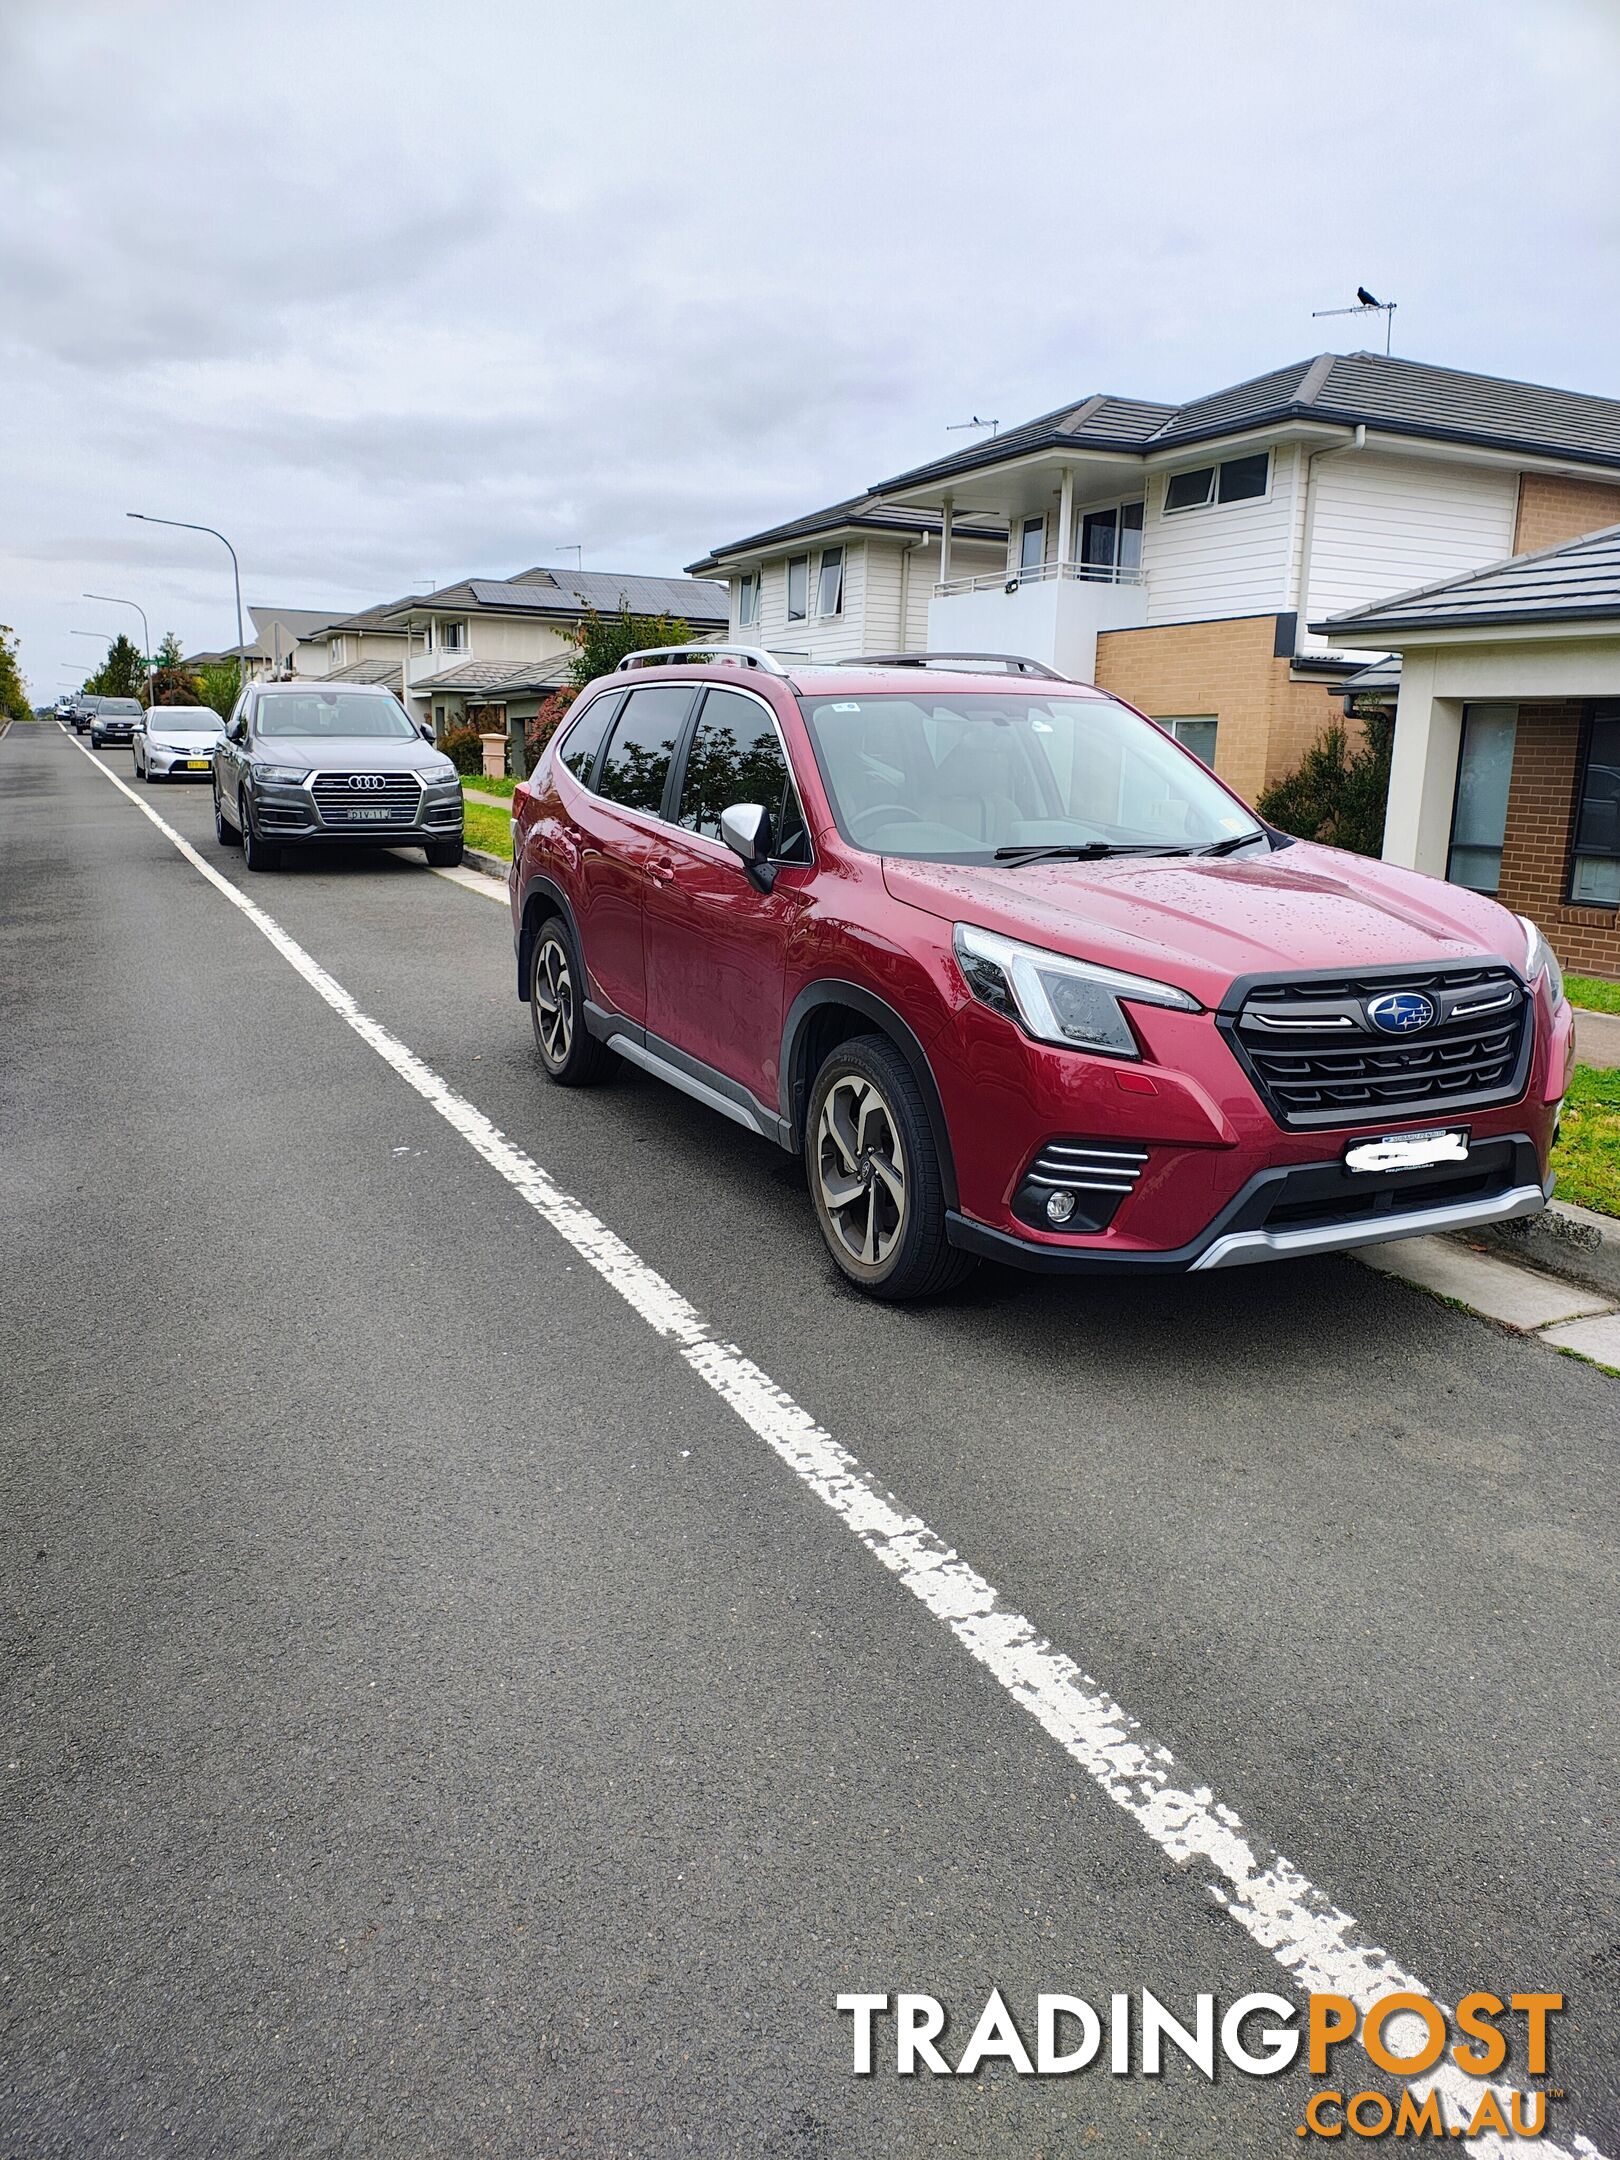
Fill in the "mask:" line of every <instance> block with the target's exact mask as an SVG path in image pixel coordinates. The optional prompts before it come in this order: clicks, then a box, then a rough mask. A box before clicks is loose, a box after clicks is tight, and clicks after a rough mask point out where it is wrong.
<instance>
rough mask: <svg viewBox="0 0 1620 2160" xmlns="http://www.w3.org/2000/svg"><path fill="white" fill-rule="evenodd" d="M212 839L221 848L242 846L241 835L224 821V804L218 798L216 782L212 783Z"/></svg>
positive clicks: (217, 784)
mask: <svg viewBox="0 0 1620 2160" xmlns="http://www.w3.org/2000/svg"><path fill="white" fill-rule="evenodd" d="M214 838H215V839H216V840H217V841H218V842H219V844H220V846H221V847H240V846H241V845H242V835H241V834H240V833H239V832H238V831H237V829H236V827H235V826H234V825H232V824H229V823H228V822H227V820H226V817H225V804H224V801H223V800H222V798H221V796H220V792H219V783H218V781H216V782H215V783H214Z"/></svg>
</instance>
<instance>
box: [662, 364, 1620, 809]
mask: <svg viewBox="0 0 1620 2160" xmlns="http://www.w3.org/2000/svg"><path fill="white" fill-rule="evenodd" d="M863 500H864V501H866V502H867V503H870V504H873V505H875V506H876V507H875V509H874V510H873V511H872V512H870V513H869V514H872V515H876V514H889V515H898V516H899V517H906V516H910V517H917V518H920V517H923V516H927V517H930V518H933V519H935V520H937V527H936V528H935V529H934V536H933V537H931V538H930V540H929V543H928V558H929V559H928V569H929V570H930V571H931V572H932V576H931V579H930V580H929V583H928V587H927V595H928V597H927V612H926V618H925V619H921V620H920V619H919V611H918V610H917V609H916V607H915V606H913V607H912V609H911V611H910V613H909V614H908V616H907V617H906V618H904V619H903V622H902V635H900V636H898V637H897V636H896V635H895V632H894V616H893V613H892V610H889V609H887V608H885V611H884V612H883V613H882V614H881V615H879V616H876V617H874V618H873V619H872V620H871V621H870V622H867V621H866V620H864V619H863V620H861V621H859V622H857V623H853V624H846V625H845V627H844V630H843V633H842V634H843V636H844V638H845V640H846V642H845V644H844V647H843V649H844V650H845V651H847V652H855V651H859V650H862V649H865V650H869V651H870V650H879V649H884V648H893V647H895V646H897V645H906V646H916V645H922V644H926V645H927V646H929V647H931V648H934V649H938V650H945V651H994V652H1018V653H1025V654H1028V655H1029V656H1031V657H1032V658H1035V659H1040V660H1044V661H1046V662H1048V664H1050V665H1052V666H1055V667H1057V668H1059V669H1061V670H1062V672H1063V673H1065V674H1068V675H1073V676H1078V677H1083V678H1087V679H1090V680H1094V681H1096V682H1098V683H1099V684H1101V685H1102V686H1103V687H1104V688H1107V689H1111V690H1114V691H1117V692H1118V693H1119V694H1120V695H1121V696H1123V697H1126V698H1128V699H1130V700H1131V702H1132V703H1134V704H1136V705H1138V706H1140V707H1141V708H1142V710H1143V711H1145V712H1147V713H1149V714H1151V715H1152V716H1153V718H1154V719H1156V720H1158V721H1160V722H1161V724H1162V725H1164V726H1165V727H1167V728H1168V729H1170V730H1171V731H1172V732H1173V733H1175V734H1176V735H1177V736H1179V737H1180V738H1181V739H1182V740H1183V741H1185V742H1187V743H1188V744H1189V746H1190V747H1192V748H1193V749H1195V750H1196V751H1197V752H1198V754H1199V755H1200V756H1202V757H1204V758H1206V759H1207V760H1208V761H1209V762H1211V763H1212V764H1214V766H1215V767H1216V769H1217V770H1218V771H1219V772H1220V773H1221V774H1222V776H1223V777H1224V778H1225V779H1227V780H1229V781H1230V782H1231V783H1232V785H1233V786H1235V787H1236V788H1238V789H1239V790H1240V792H1242V793H1243V794H1245V795H1247V796H1249V797H1250V798H1251V799H1252V798H1253V797H1254V796H1255V795H1257V794H1259V793H1260V792H1261V790H1262V789H1263V788H1265V787H1266V786H1267V785H1268V784H1270V783H1271V782H1272V781H1275V780H1277V779H1279V778H1281V777H1282V776H1283V775H1285V774H1286V773H1288V772H1290V771H1291V770H1292V769H1293V768H1294V766H1295V765H1296V764H1297V763H1298V762H1299V759H1300V757H1301V756H1302V755H1303V753H1304V751H1305V750H1306V749H1307V748H1308V747H1309V745H1310V744H1311V743H1312V742H1313V741H1314V740H1315V738H1316V737H1317V735H1318V734H1319V733H1320V732H1321V730H1322V729H1323V728H1324V727H1325V726H1326V725H1327V724H1328V723H1329V722H1330V721H1331V720H1333V719H1335V718H1337V717H1339V714H1338V708H1337V706H1336V704H1335V703H1334V697H1333V693H1334V691H1335V690H1336V689H1337V688H1338V687H1339V686H1340V685H1341V684H1342V683H1343V682H1344V680H1345V679H1346V678H1347V677H1348V676H1349V675H1350V674H1351V673H1352V672H1354V671H1355V670H1356V669H1357V668H1359V667H1360V666H1362V665H1363V664H1365V663H1366V662H1368V661H1371V660H1375V659H1377V658H1379V657H1380V655H1381V652H1382V651H1383V649H1384V648H1381V647H1374V648H1372V649H1366V648H1351V647H1348V646H1342V645H1339V644H1335V643H1333V642H1331V641H1330V639H1329V638H1328V637H1327V636H1326V635H1325V634H1324V633H1322V632H1321V631H1319V630H1312V629H1311V628H1310V627H1309V626H1310V624H1311V623H1312V622H1316V623H1321V622H1323V621H1324V620H1325V619H1327V618H1329V617H1334V616H1340V615H1343V614H1344V613H1346V612H1347V611H1349V610H1351V609H1354V608H1357V607H1360V606H1364V605H1366V604H1367V603H1369V602H1371V601H1373V600H1376V599H1379V598H1381V597H1382V596H1383V595H1385V594H1388V593H1391V592H1394V591H1397V590H1400V589H1402V588H1403V587H1410V586H1413V585H1418V584H1422V583H1426V582H1430V581H1433V580H1436V579H1441V578H1447V577H1455V576H1457V575H1459V574H1461V573H1463V572H1466V571H1469V570H1473V569H1477V568H1479V567H1480V566H1482V565H1484V564H1486V563H1489V562H1492V561H1495V560H1497V559H1499V558H1500V557H1502V556H1504V555H1507V554H1510V553H1512V552H1514V551H1515V550H1520V551H1522V550H1524V549H1528V548H1535V547H1544V546H1547V545H1550V544H1552V543H1554V542H1556V541H1558V540H1561V539H1566V538H1570V537H1572V536H1574V535H1576V534H1579V533H1583V532H1588V531H1592V530H1594V529H1595V528H1597V527H1599V526H1603V525H1607V524H1610V523H1613V522H1615V521H1617V520H1620V403H1617V402H1615V401H1613V400H1610V399H1606V398H1596V397H1588V396H1583V395H1580V394H1577V393H1575V392H1572V391H1566V390H1556V389H1545V388H1540V387H1537V386H1535V385H1530V384H1523V383H1514V382H1506V381H1501V380H1498V379H1496V378H1494V377H1489V376H1482V375H1473V374H1466V373H1463V372H1460V371H1458V370H1455V369H1448V368H1439V367H1432V366H1429V365H1427V364H1425V363H1421V362H1416V361H1409V360H1401V359H1392V358H1387V357H1385V356H1384V355H1382V354H1371V353H1350V354H1338V353H1322V354H1318V355H1317V356H1316V357H1315V358H1313V359H1309V360H1302V361H1297V362H1294V363H1292V364H1291V365H1290V366H1288V367H1284V368H1278V369H1275V370H1273V371H1271V372H1270V373H1268V374H1265V375H1262V376H1258V377H1256V378H1255V379H1254V380H1252V381H1250V382H1245V383H1239V384H1237V385H1235V386H1233V387H1232V388H1229V389H1226V390H1222V391H1218V392H1217V393H1215V394H1214V395H1213V396H1209V397H1204V398H1199V399H1196V400H1194V401H1193V402H1191V403H1189V404H1185V405H1168V404H1162V403H1155V402H1151V401H1147V400H1143V399H1136V398H1126V397H1115V396H1109V395H1102V394H1099V395H1094V396H1090V397H1086V398H1082V399H1080V400H1078V401H1076V402H1075V403H1073V404H1071V405H1066V406H1062V407H1060V408H1059V409H1058V410H1056V411H1055V412H1050V413H1046V414H1043V415H1042V416H1041V417H1040V418H1038V419H1036V420H1032V421H1029V422H1027V423H1026V424H1025V425H1023V426H1020V427H1017V428H1013V429H1011V430H1008V431H1004V432H1002V433H1001V434H999V435H997V436H995V437H993V438H992V439H990V440H988V441H980V442H976V443H973V444H970V445H968V446H966V447H964V448H961V449H958V450H956V451H954V452H953V453H952V454H951V455H949V456H947V457H943V458H937V459H934V460H932V461H931V462H929V463H928V464H925V465H920V466H917V467H914V468H912V469H911V470H909V471H907V472H903V473H899V474H896V475H895V476H893V477H892V478H890V479H888V480H885V481H882V482H880V483H879V484H878V485H877V486H876V487H875V488H874V490H873V491H872V494H871V495H870V496H869V497H867V498H864V499H863ZM784 530H786V531H791V528H778V531H784ZM998 531H999V533H1000V534H1001V535H1002V540H1001V544H1000V548H999V550H997V549H996V548H995V547H994V546H993V545H992V546H991V548H990V550H989V553H990V555H991V557H992V559H990V560H988V561H987V560H986V559H985V557H986V543H985V539H984V535H985V534H986V533H987V532H989V533H994V532H998ZM969 534H971V540H969V539H967V537H966V536H967V535H969ZM765 537H766V538H767V539H769V540H770V542H771V547H772V549H773V551H774V549H775V545H776V543H775V538H774V536H765ZM818 537H819V535H818ZM739 545H742V544H739ZM755 554H756V556H759V557H762V558H763V559H762V561H761V564H760V568H761V571H762V572H763V573H764V576H768V575H769V572H770V568H771V566H772V565H773V564H774V563H775V561H776V560H777V557H776V554H775V553H774V552H772V553H771V554H770V555H768V556H767V555H765V554H764V551H763V550H762V549H758V548H756V551H755ZM708 563H713V564H714V566H715V567H716V569H717V570H718V572H719V573H720V574H721V575H723V576H725V577H726V578H727V580H728V582H729V583H730V585H731V587H732V610H731V615H732V629H733V632H734V634H736V635H739V636H741V635H743V634H744V631H745V626H744V624H743V622H742V620H741V617H742V615H743V611H744V609H745V607H746V606H747V605H749V604H750V600H749V594H748V588H747V579H748V577H749V576H750V575H752V574H753V573H754V558H753V557H749V556H747V555H746V553H745V554H744V555H743V556H739V554H738V552H737V550H736V549H734V548H722V549H716V550H715V551H714V554H713V555H712V556H711V557H710V558H708V561H707V562H706V564H705V565H704V567H708ZM739 564H740V565H741V567H740V568H739V567H738V566H739ZM925 574H926V573H925ZM766 589H767V588H766V585H765V583H764V577H763V576H762V581H761V586H760V592H761V602H760V604H761V605H763V594H764V592H765V590H766ZM853 598H854V594H853V591H852V589H851V588H850V587H849V586H848V585H847V584H846V600H845V607H846V612H847V611H848V609H849V607H850V604H851V601H852V600H853ZM759 630H760V632H761V633H763V634H762V635H756V638H755V641H756V642H764V643H767V644H773V643H781V644H785V645H793V644H799V645H807V644H808V640H806V639H805V638H804V637H803V636H802V635H792V634H789V633H797V632H798V631H799V630H800V624H799V623H798V622H797V621H795V622H792V623H789V624H784V625H783V626H782V627H781V629H779V628H778V624H777V621H776V619H775V616H774V615H772V614H770V613H769V612H768V611H766V612H765V613H763V614H762V615H761V617H760V618H759ZM812 649H813V648H812ZM816 657H820V654H819V652H818V653H817V654H816Z"/></svg>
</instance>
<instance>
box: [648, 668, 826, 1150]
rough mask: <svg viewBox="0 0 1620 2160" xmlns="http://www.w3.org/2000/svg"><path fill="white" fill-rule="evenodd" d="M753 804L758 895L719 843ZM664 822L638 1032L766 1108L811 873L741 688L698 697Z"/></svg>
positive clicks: (761, 730)
mask: <svg viewBox="0 0 1620 2160" xmlns="http://www.w3.org/2000/svg"><path fill="white" fill-rule="evenodd" d="M744 802H751V803H762V804H763V805H764V806H765V807H766V809H768V810H769V811H770V814H771V829H772V836H773V846H774V852H775V854H776V856H777V858H778V860H777V864H776V869H775V880H774V883H773V884H772V887H771V890H770V891H769V892H761V891H760V890H759V888H758V887H757V886H756V885H754V884H752V883H751V882H750V881H749V879H748V877H747V876H746V875H745V873H744V870H743V866H742V864H741V863H740V862H739V861H738V859H737V857H736V856H735V855H734V854H733V853H732V852H731V850H730V848H728V847H727V846H726V845H725V843H724V842H723V841H722V840H721V838H720V813H721V811H722V810H724V809H725V808H727V806H728V805H730V804H732V803H744ZM674 807H675V817H674V820H673V822H672V823H671V824H670V825H668V826H666V827H665V829H664V833H663V838H662V844H661V845H660V846H659V847H658V848H656V849H655V850H654V851H653V853H652V857H651V860H650V862H649V866H648V867H649V873H650V882H649V884H648V887H647V915H646V932H645V938H646V950H647V1029H648V1034H649V1036H658V1037H660V1038H661V1039H662V1040H663V1041H664V1042H667V1043H671V1044H673V1045H674V1047H675V1048H676V1049H677V1050H680V1051H683V1052H684V1053H685V1054H686V1055H687V1056H688V1057H690V1058H695V1059H697V1060H698V1062H699V1063H700V1064H702V1065H705V1066H707V1067H709V1069H710V1070H711V1071H714V1072H717V1073H720V1074H721V1075H723V1076H724V1077H725V1078H726V1079H728V1080H731V1081H734V1082H737V1083H739V1084H740V1085H741V1086H743V1087H744V1088H746V1089H747V1090H748V1092H749V1093H750V1094H751V1095H753V1096H754V1097H755V1098H756V1100H758V1101H759V1102H760V1103H762V1104H763V1105H764V1106H765V1107H766V1109H767V1110H774V1109H775V1108H776V1105H777V1089H778V1077H779V1065H780V1059H781V1049H782V1020H783V1009H782V1008H783V985H784V982H785V980H786V974H787V955H788V948H789V944H790V942H791V940H792V937H793V935H794V931H795V929H796V927H797V926H798V924H799V922H800V920H801V918H802V917H803V915H804V913H805V910H806V907H807V905H808V887H809V883H810V880H811V878H812V876H813V875H814V863H813V861H812V860H811V851H810V845H809V837H808V835H807V833H806V832H805V826H804V816H803V812H802V811H801V810H800V808H799V799H798V794H797V791H796V790H795V788H794V785H793V781H792V777H791V775H790V774H789V772H788V766H787V760H786V757H785V756H784V755H783V751H782V744H781V740H780V737H779V735H778V733H777V728H776V722H775V719H774V717H773V715H772V713H771V709H770V707H769V706H768V705H767V704H766V703H765V702H764V701H763V699H760V698H757V697H755V696H753V695H751V694H750V693H748V692H746V691H741V690H729V689H711V690H709V691H707V692H706V693H705V695H704V699H703V704H702V707H701V709H700V711H699V713H698V716H697V725H696V727H695V729H694V730H693V734H692V739H691V743H690V746H689V748H688V750H687V754H686V758H685V761H684V770H683V773H682V776H681V780H680V796H679V801H678V803H677V804H676V805H675V806H674Z"/></svg>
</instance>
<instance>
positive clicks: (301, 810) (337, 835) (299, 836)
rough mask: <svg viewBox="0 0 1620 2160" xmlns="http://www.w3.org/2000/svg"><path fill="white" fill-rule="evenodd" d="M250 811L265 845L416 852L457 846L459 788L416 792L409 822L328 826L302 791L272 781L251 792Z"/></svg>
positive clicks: (304, 788) (402, 819) (306, 791)
mask: <svg viewBox="0 0 1620 2160" xmlns="http://www.w3.org/2000/svg"><path fill="white" fill-rule="evenodd" d="M253 808H254V813H255V815H256V816H257V818H258V821H259V829H260V831H261V832H262V833H263V835H264V837H265V839H266V840H272V841H274V842H275V843H276V844H277V845H278V846H279V845H282V844H283V843H288V842H294V843H296V842H302V841H311V842H322V843H326V844H330V845H335V846H338V847H420V846H421V845H422V843H423V842H424V841H427V840H458V839H460V837H461V831H462V803H461V789H460V788H459V786H458V787H457V788H456V789H455V790H454V792H451V791H450V790H448V789H447V790H444V791H443V792H441V793H433V792H431V791H429V790H427V789H424V790H423V791H422V796H421V800H420V801H419V802H418V803H417V804H416V805H415V806H414V808H413V810H412V813H411V815H410V816H409V817H399V816H393V817H387V818H378V819H376V820H375V821H374V822H372V821H362V820H359V819H355V820H354V821H353V822H350V823H342V824H339V823H337V822H332V823H328V822H327V820H326V819H325V818H324V817H323V816H322V814H321V811H320V808H319V806H318V805H317V804H316V802H315V801H314V800H313V798H312V796H311V794H310V791H309V789H308V787H307V786H299V785H293V784H291V783H289V782H283V781H276V782H273V783H269V784H266V783H263V782H261V783H259V784H258V785H257V786H256V787H255V788H254V790H253Z"/></svg>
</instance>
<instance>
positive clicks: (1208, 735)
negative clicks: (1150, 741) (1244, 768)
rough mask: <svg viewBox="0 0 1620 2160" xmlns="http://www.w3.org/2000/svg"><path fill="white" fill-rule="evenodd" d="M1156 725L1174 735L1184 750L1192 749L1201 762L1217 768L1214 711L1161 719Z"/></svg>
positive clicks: (1211, 767) (1155, 722)
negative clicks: (1172, 718)
mask: <svg viewBox="0 0 1620 2160" xmlns="http://www.w3.org/2000/svg"><path fill="white" fill-rule="evenodd" d="M1153 724H1154V726H1155V727H1162V728H1163V729H1164V732H1165V733H1166V734H1167V735H1173V736H1174V737H1175V739H1176V741H1177V742H1178V743H1180V744H1181V746H1182V748H1183V749H1184V750H1190V751H1191V752H1192V754H1193V756H1194V757H1195V758H1197V759H1198V761H1199V763H1200V764H1203V765H1207V766H1208V767H1209V769H1210V771H1211V772H1213V771H1214V770H1215V725H1216V721H1215V715H1214V714H1213V713H1196V714H1189V715H1188V716H1187V718H1185V719H1179V718H1178V719H1174V720H1160V719H1157V718H1155V720H1154V723H1153Z"/></svg>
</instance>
